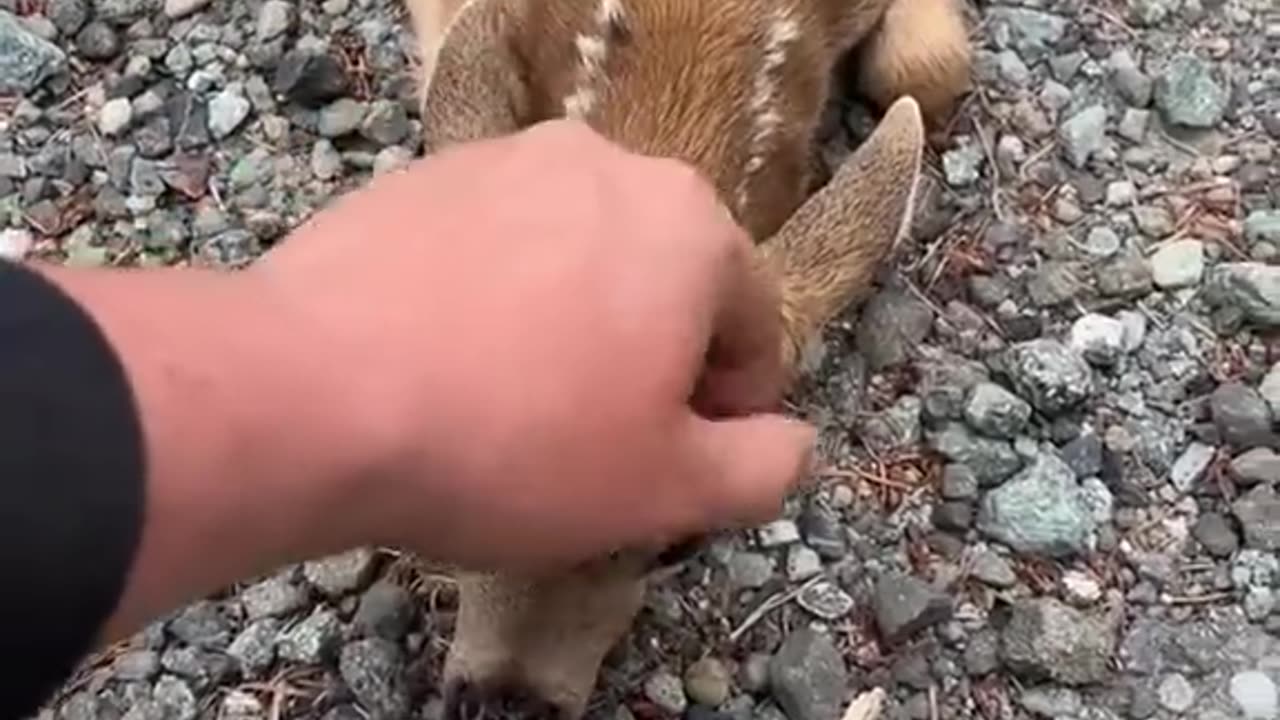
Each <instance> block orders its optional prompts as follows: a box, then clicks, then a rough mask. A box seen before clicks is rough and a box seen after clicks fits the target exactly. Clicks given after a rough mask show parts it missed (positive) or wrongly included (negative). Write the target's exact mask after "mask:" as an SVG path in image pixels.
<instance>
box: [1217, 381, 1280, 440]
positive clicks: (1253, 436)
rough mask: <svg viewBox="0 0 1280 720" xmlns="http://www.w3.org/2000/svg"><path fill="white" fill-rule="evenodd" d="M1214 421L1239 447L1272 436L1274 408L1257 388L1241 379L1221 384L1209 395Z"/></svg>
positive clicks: (1224, 434) (1224, 437)
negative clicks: (1240, 380)
mask: <svg viewBox="0 0 1280 720" xmlns="http://www.w3.org/2000/svg"><path fill="white" fill-rule="evenodd" d="M1209 408H1210V411H1211V412H1212V413H1213V423H1214V425H1215V426H1217V428H1218V433H1219V434H1220V435H1221V436H1222V439H1223V440H1225V441H1227V442H1228V443H1230V444H1232V445H1235V446H1237V447H1250V446H1253V445H1262V444H1266V443H1267V442H1268V441H1269V440H1270V439H1271V408H1270V406H1268V405H1267V401H1266V400H1263V399H1262V396H1261V395H1260V394H1258V392H1257V391H1256V390H1254V389H1253V388H1251V387H1249V386H1248V385H1245V384H1244V383H1240V382H1228V383H1224V384H1222V385H1219V386H1218V387H1217V388H1215V389H1214V391H1213V393H1212V394H1211V395H1210V396H1209Z"/></svg>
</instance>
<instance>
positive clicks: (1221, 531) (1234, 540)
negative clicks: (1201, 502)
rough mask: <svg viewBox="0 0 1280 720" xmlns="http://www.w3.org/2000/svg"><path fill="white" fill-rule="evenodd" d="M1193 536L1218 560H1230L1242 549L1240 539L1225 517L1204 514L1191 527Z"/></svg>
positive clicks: (1218, 514)
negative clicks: (1229, 558)
mask: <svg viewBox="0 0 1280 720" xmlns="http://www.w3.org/2000/svg"><path fill="white" fill-rule="evenodd" d="M1191 536H1192V537H1194V538H1195V539H1196V541H1197V542H1199V543H1200V544H1201V545H1203V546H1204V549H1205V550H1206V551H1207V552H1208V553H1209V554H1210V555H1212V556H1214V557H1216V558H1228V557H1231V556H1232V555H1233V554H1235V551H1236V550H1237V549H1239V547H1240V538H1238V537H1236V531H1235V528H1233V527H1231V521H1230V520H1228V519H1227V518H1226V516H1225V515H1222V514H1221V513H1216V512H1207V513H1202V514H1201V515H1200V516H1199V517H1197V518H1196V521H1195V523H1194V524H1192V526H1191Z"/></svg>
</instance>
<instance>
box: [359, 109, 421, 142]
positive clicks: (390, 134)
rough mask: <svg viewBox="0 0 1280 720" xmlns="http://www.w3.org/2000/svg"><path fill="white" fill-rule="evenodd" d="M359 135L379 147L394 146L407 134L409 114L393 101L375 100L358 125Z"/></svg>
mask: <svg viewBox="0 0 1280 720" xmlns="http://www.w3.org/2000/svg"><path fill="white" fill-rule="evenodd" d="M360 134H361V135H363V136H364V137H366V138H368V139H369V140H372V141H373V142H376V143H378V144H379V145H395V144H396V143H398V142H400V141H401V140H403V139H404V138H405V137H406V136H407V135H408V134H409V114H408V113H407V112H406V111H405V109H404V104H403V103H400V102H397V101H395V100H375V101H374V102H373V103H372V104H371V105H370V106H369V112H368V113H366V114H365V116H364V120H363V121H362V122H361V124H360Z"/></svg>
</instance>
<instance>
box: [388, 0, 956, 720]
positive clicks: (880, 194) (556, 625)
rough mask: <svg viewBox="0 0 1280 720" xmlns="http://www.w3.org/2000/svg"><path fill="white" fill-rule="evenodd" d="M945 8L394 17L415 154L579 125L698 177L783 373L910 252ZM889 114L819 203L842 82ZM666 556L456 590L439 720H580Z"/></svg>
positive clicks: (640, 8) (490, 4)
mask: <svg viewBox="0 0 1280 720" xmlns="http://www.w3.org/2000/svg"><path fill="white" fill-rule="evenodd" d="M953 1H954V0H721V1H719V2H715V1H712V0H465V1H462V0H406V3H407V8H408V10H409V14H410V17H411V21H412V25H413V29H414V32H415V34H416V35H417V39H418V42H419V43H420V55H421V60H422V63H423V67H424V70H425V73H424V75H425V77H424V79H423V89H422V106H421V111H422V112H421V114H422V119H423V134H424V137H423V142H424V146H425V147H424V150H425V152H427V153H430V152H432V151H434V150H436V149H439V148H441V147H443V146H445V145H448V144H451V143H458V142H465V141H469V140H477V139H481V138H486V137H493V136H497V135H501V134H505V133H510V132H513V131H516V130H519V129H521V128H523V127H526V126H528V125H530V124H533V123H536V122H538V121H541V120H545V119H551V118H557V117H569V118H576V119H580V120H582V121H583V122H586V123H588V124H589V125H591V126H592V127H593V128H595V129H596V130H597V131H599V132H601V133H602V134H604V135H605V136H607V137H608V138H610V139H611V140H613V141H615V142H618V143H619V144H621V145H623V146H624V147H626V148H628V149H630V150H633V151H636V152H641V153H646V154H650V155H659V156H666V157H674V158H678V159H680V160H683V161H685V162H687V163H689V164H691V165H692V166H694V167H695V168H697V169H698V170H699V171H700V172H701V173H703V174H704V175H705V177H706V178H707V179H708V180H710V181H711V182H712V183H713V184H714V186H715V188H716V189H717V191H718V193H719V196H720V198H721V199H722V201H723V203H724V204H725V206H726V207H727V208H728V210H729V212H730V213H732V215H733V217H734V218H735V219H736V220H737V221H738V223H739V224H740V225H742V226H743V227H744V228H746V229H747V230H748V232H749V233H750V235H751V236H752V238H753V239H754V240H755V241H756V243H757V246H756V247H757V258H756V259H757V261H758V263H759V265H760V267H761V268H762V269H764V271H765V272H767V273H769V275H770V277H771V278H772V279H773V280H774V281H775V282H777V283H778V286H779V287H780V289H781V299H782V300H781V306H780V307H779V309H778V312H779V313H780V316H781V319H782V322H783V325H784V326H785V331H786V340H785V342H784V343H783V347H781V348H779V352H780V353H782V354H783V357H784V360H785V362H786V364H787V367H789V368H791V369H792V371H793V374H794V373H795V372H796V371H797V369H798V368H799V367H800V366H801V360H802V355H803V353H804V352H805V350H806V348H807V347H809V344H810V343H811V342H813V341H814V340H815V339H816V338H817V337H818V336H819V334H820V332H821V330H822V328H823V326H824V324H825V323H826V322H828V321H829V320H830V319H831V318H833V316H835V315H837V314H838V313H840V312H842V311H843V310H845V309H846V308H848V307H851V306H853V305H855V304H857V303H860V302H861V301H862V300H863V299H864V298H865V297H866V295H867V294H868V292H869V290H870V289H871V286H872V284H873V281H874V276H875V274H876V272H877V270H878V267H879V266H880V264H881V261H882V260H883V259H884V258H885V257H886V256H887V255H889V253H890V252H891V250H892V249H893V247H894V246H895V244H896V243H897V242H898V240H899V239H900V238H902V237H903V236H904V235H905V234H906V233H907V231H908V221H909V218H910V216H911V213H912V209H913V205H914V203H915V194H916V188H917V182H918V178H919V174H920V168H921V163H922V154H923V150H924V145H925V139H924V138H925V128H926V125H934V124H937V123H939V122H940V121H942V120H944V119H945V118H946V117H947V115H948V114H949V113H950V112H951V110H952V109H953V106H954V103H955V102H956V100H957V99H958V98H959V97H960V96H961V95H963V94H964V93H965V92H966V91H967V90H968V88H969V73H970V65H971V57H970V49H969V45H968V38H967V34H966V28H965V24H964V20H963V16H962V15H961V13H960V10H959V8H957V7H955V6H953V5H952V4H951V3H952V2H953ZM850 53H853V55H852V57H854V58H855V61H856V66H857V70H856V78H855V79H856V82H857V86H858V89H859V91H860V92H861V93H862V94H864V95H865V96H866V97H867V98H868V99H870V100H871V101H872V102H873V103H874V104H876V105H877V106H878V107H879V109H881V110H883V111H884V114H883V117H882V119H881V121H880V123H879V125H878V126H877V128H876V129H875V130H874V132H873V133H872V134H871V136H870V137H869V138H868V139H867V140H866V141H865V142H864V143H863V144H862V145H861V146H860V147H859V148H858V149H857V150H855V151H854V152H853V153H852V154H851V155H850V156H849V157H848V158H847V159H846V160H844V162H843V164H842V165H841V166H840V167H839V168H837V169H836V170H835V171H834V173H833V174H832V176H831V177H830V179H829V180H827V182H826V183H825V185H823V186H822V187H821V188H820V189H818V190H817V191H816V192H812V193H811V189H812V187H811V181H812V180H813V172H814V163H815V159H816V158H817V157H818V154H817V152H818V151H817V146H816V142H815V133H816V131H817V129H818V124H819V122H820V117H821V113H822V110H823V108H824V106H825V104H826V103H827V102H828V99H829V97H830V96H831V95H832V94H833V90H832V80H833V75H834V73H835V70H836V67H837V63H838V61H839V60H840V59H841V58H842V57H844V56H847V55H849V54H850ZM664 550H667V548H661V547H652V548H635V549H632V550H628V551H626V552H621V553H617V554H614V555H611V556H608V557H601V558H598V559H597V560H596V561H594V562H591V563H588V564H586V565H584V566H582V567H578V568H575V569H573V570H569V571H565V572H563V573H561V574H557V575H554V576H550V577H517V576H514V575H510V574H479V573H470V572H466V571H460V572H457V573H456V579H457V581H458V588H459V612H458V617H457V624H456V628H455V636H454V640H453V643H452V646H451V649H450V651H449V654H448V657H447V659H446V663H445V670H444V683H445V690H444V694H445V711H446V717H447V718H449V719H450V720H452V719H454V718H458V719H463V718H465V719H466V720H471V719H472V718H479V717H485V716H490V715H500V714H516V715H520V716H529V717H548V718H551V717H555V718H560V720H576V719H577V718H579V717H580V716H581V715H582V714H583V713H584V711H585V708H586V705H587V701H588V698H589V696H590V694H591V692H592V690H593V688H594V685H595V683H596V678H597V674H598V672H599V670H600V665H601V663H602V661H603V659H604V656H605V654H606V653H607V652H608V650H609V649H610V648H611V647H612V646H613V644H614V643H615V642H616V641H617V640H618V639H619V638H620V637H621V636H622V635H623V633H625V632H626V630H627V628H628V626H629V624H630V623H631V621H632V619H633V617H634V616H635V614H636V613H637V612H638V611H639V609H640V607H641V604H642V600H643V596H644V591H645V586H646V579H647V577H648V574H649V573H650V572H651V571H652V570H653V569H654V567H655V563H656V562H658V558H660V556H661V555H662V553H663V552H664Z"/></svg>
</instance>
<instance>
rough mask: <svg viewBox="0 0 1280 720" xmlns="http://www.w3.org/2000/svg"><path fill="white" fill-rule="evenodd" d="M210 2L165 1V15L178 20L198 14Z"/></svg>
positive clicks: (207, 0)
mask: <svg viewBox="0 0 1280 720" xmlns="http://www.w3.org/2000/svg"><path fill="white" fill-rule="evenodd" d="M209 2H210V0H164V14H165V15H167V16H169V17H170V18H172V19H174V20H176V19H178V18H183V17H186V16H188V15H190V14H191V13H194V12H197V11H199V10H201V9H202V8H204V7H205V6H206V5H208V4H209Z"/></svg>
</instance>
